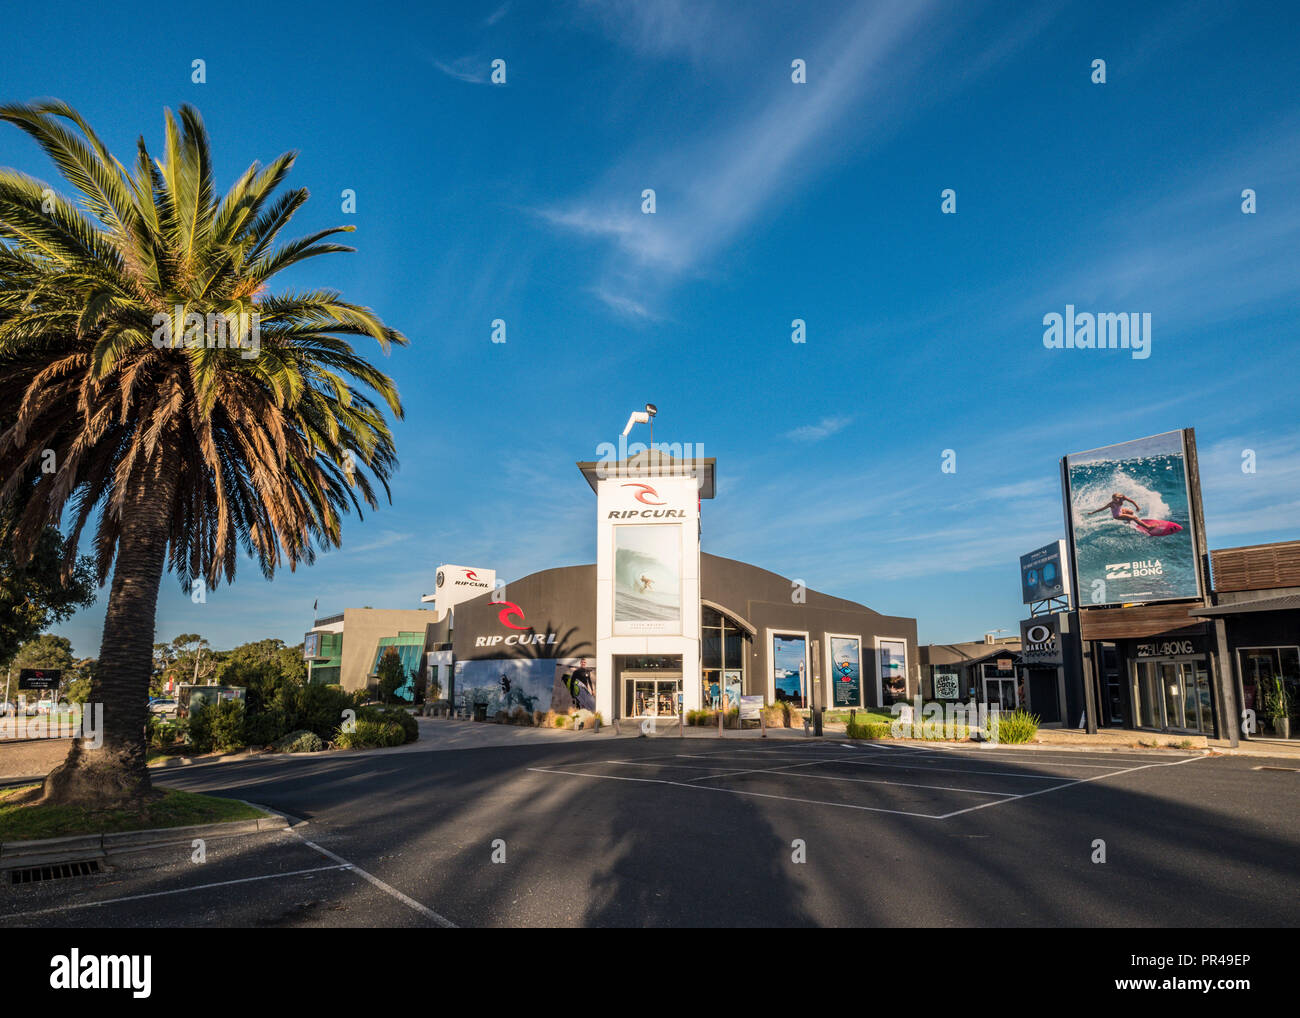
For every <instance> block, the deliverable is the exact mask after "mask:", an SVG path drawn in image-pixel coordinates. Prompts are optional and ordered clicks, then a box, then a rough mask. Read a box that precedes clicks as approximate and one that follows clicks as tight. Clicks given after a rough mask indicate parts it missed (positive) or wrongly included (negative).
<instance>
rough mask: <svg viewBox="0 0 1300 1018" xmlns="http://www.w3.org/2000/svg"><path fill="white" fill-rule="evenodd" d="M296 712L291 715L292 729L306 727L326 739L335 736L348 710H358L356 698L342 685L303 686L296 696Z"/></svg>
mask: <svg viewBox="0 0 1300 1018" xmlns="http://www.w3.org/2000/svg"><path fill="white" fill-rule="evenodd" d="M295 699H296V701H297V703H296V708H297V709H296V713H295V715H294V716H292V717H290V719H289V721H290V726H289V727H290V729H298V728H306V729H308V730H309V731H312V732H315V733H316V734H317V735H319V736H320V737H321V738H322V739H324V740H329V739H332V738H333V737H334V732H335V731H336V730H337V729H338V727H339V725H341V724H343V721H344V715H343V712H344V711H346V710H356V709H357V703H356V698H355V697H354V695H353V694H351V693H345V692H344V691H343V687H342V686H333V685H330V686H303V687H302V688H301V689H299V690H298V692H297V696H296V697H295Z"/></svg>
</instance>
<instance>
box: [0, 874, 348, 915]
mask: <svg viewBox="0 0 1300 1018" xmlns="http://www.w3.org/2000/svg"><path fill="white" fill-rule="evenodd" d="M346 869H352V866H350V865H344V866H315V867H313V868H311V869H306V870H290V871H289V872H288V873H264V874H262V875H261V876H259V877H240V878H239V879H238V880H219V881H217V882H216V883H214V884H198V885H197V886H195V887H176V888H173V889H172V890H170V891H150V892H149V893H148V894H129V895H127V896H126V897H124V898H105V899H104V900H103V901H79V902H74V903H72V904H69V905H57V906H55V907H54V908H38V909H36V910H34V911H32V912H10V913H8V914H6V915H0V920H8V919H25V918H26V917H27V916H35V915H49V914H50V913H52V912H70V911H72V910H73V909H77V908H96V907H98V906H100V905H120V904H121V903H122V902H124V901H143V900H144V899H145V898H163V897H166V896H167V895H169V894H190V893H192V892H194V891H207V890H210V889H211V888H214V887H230V886H231V885H232V884H251V883H252V882H253V881H255V880H276V879H279V878H280V877H298V876H302V874H304V873H325V872H328V871H329V870H346Z"/></svg>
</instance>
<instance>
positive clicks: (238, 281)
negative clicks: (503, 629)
mask: <svg viewBox="0 0 1300 1018" xmlns="http://www.w3.org/2000/svg"><path fill="white" fill-rule="evenodd" d="M0 121H3V122H7V123H10V124H12V125H14V126H16V127H18V128H19V129H20V130H22V131H24V132H25V133H26V134H28V135H29V136H30V137H31V138H32V139H34V140H35V141H36V143H37V144H38V145H39V146H40V147H41V148H42V149H43V150H44V151H45V153H46V155H48V156H49V158H50V159H51V160H53V162H54V163H55V165H56V166H57V167H58V169H59V171H60V172H61V173H62V174H63V175H64V177H65V178H66V179H67V181H68V182H69V183H70V184H71V185H72V186H73V187H74V188H76V189H77V191H78V192H80V205H78V204H77V203H76V202H74V201H71V200H69V199H68V198H67V197H65V196H63V195H60V194H55V195H54V197H53V199H52V200H51V199H50V198H49V197H48V195H49V194H50V192H51V191H52V189H49V188H47V185H45V184H44V183H43V182H41V181H39V180H35V179H33V178H31V177H28V176H26V175H24V174H22V173H18V172H16V171H13V170H9V169H0V407H9V408H14V409H13V416H12V418H11V421H10V422H9V423H7V424H6V425H5V426H4V428H3V430H0V504H8V505H11V506H12V508H13V519H14V521H15V524H14V528H13V535H12V542H11V543H12V548H13V553H14V556H15V560H16V561H18V562H19V563H22V564H25V563H26V562H27V561H28V560H29V559H30V557H31V554H32V552H33V549H34V547H35V544H36V542H37V540H38V538H39V537H40V535H41V534H42V533H43V532H44V531H45V529H46V528H47V527H49V526H57V525H59V524H60V523H61V522H63V517H64V514H65V512H66V513H67V514H68V517H69V519H68V525H69V532H68V534H67V537H68V538H69V540H68V542H67V544H66V546H65V569H68V570H70V569H71V568H72V567H73V565H74V563H73V561H72V557H71V556H72V552H73V550H75V548H76V546H77V544H78V542H79V540H80V538H81V534H82V531H83V529H84V528H85V527H86V525H87V523H88V522H90V521H91V520H92V519H93V520H94V522H95V525H94V530H95V539H94V549H95V570H96V578H97V579H98V580H99V581H100V582H101V583H102V582H107V581H108V579H109V577H110V576H111V578H112V585H111V587H110V590H109V595H108V605H107V610H106V612H105V616H104V630H103V638H102V641H101V647H100V653H99V666H98V669H97V672H96V675H95V679H94V690H93V692H92V694H91V698H92V699H93V700H95V701H96V702H99V703H102V704H103V705H104V740H103V745H102V747H101V748H100V749H98V750H95V751H93V752H92V751H89V750H85V749H83V747H82V745H81V743H80V742H79V741H74V742H73V743H72V748H71V750H70V751H69V754H68V758H67V760H66V761H65V762H64V763H63V765H62V766H60V767H59V768H57V769H55V770H54V771H53V772H52V773H51V774H50V775H49V777H48V778H47V779H46V782H45V790H44V801H46V802H89V803H96V804H99V805H104V804H105V803H107V802H113V801H130V800H132V799H135V798H138V797H140V796H143V795H145V794H147V793H148V792H149V790H150V785H149V775H148V772H147V771H146V770H145V756H146V742H145V724H146V720H147V708H146V703H147V694H148V690H149V680H150V671H151V664H152V660H151V658H152V654H151V651H152V645H153V639H154V624H155V610H156V607H157V599H158V587H159V584H160V583H161V581H162V574H163V572H164V571H165V570H168V569H169V570H170V571H171V572H172V573H173V574H174V575H175V576H176V578H177V580H178V581H179V582H180V583H181V585H182V587H183V589H185V590H186V591H190V590H192V589H194V588H195V585H196V584H199V583H201V584H203V586H204V587H205V589H208V590H211V589H212V588H215V587H216V586H217V585H219V584H220V583H221V581H222V580H223V579H224V580H225V581H227V582H230V581H232V580H233V579H234V576H235V568H236V565H237V563H238V560H239V558H240V556H241V555H249V556H251V557H252V558H253V560H254V561H255V562H257V564H258V566H259V567H260V568H261V571H262V573H263V574H264V575H265V576H267V577H270V576H272V575H273V574H274V573H275V571H276V569H278V568H279V567H280V566H282V565H288V566H289V567H290V568H293V567H295V566H297V565H298V564H299V563H310V562H312V561H313V560H314V558H315V554H316V551H317V549H318V548H322V547H330V546H337V545H338V544H339V542H340V540H341V533H342V517H343V515H344V514H346V513H348V512H350V511H352V510H354V509H355V510H356V511H357V512H358V513H359V512H360V511H361V510H362V507H363V505H369V506H377V505H378V498H379V496H378V492H377V488H382V491H383V494H384V495H385V496H386V495H387V494H388V484H387V479H388V477H389V476H390V474H391V472H392V471H393V469H394V468H395V466H396V454H395V449H394V445H393V438H392V432H391V430H390V428H389V426H388V420H387V417H386V414H385V409H386V410H387V411H388V412H389V413H392V414H393V415H394V416H398V417H400V416H401V403H400V401H399V400H398V397H397V392H396V389H395V387H394V386H393V383H392V380H391V379H390V378H388V377H387V376H386V375H384V374H383V373H381V372H380V371H378V370H376V369H375V368H374V367H373V366H371V365H370V364H369V363H368V362H366V361H365V360H364V359H363V358H361V357H360V356H358V355H357V354H356V353H355V351H354V350H353V347H352V344H351V342H350V341H349V338H348V337H357V336H369V337H372V338H374V339H375V340H377V341H378V342H379V344H380V346H381V348H383V349H384V350H385V351H387V349H388V348H389V346H390V344H393V343H405V342H406V340H405V337H403V336H402V335H401V334H400V333H399V332H396V331H395V330H393V329H391V328H389V327H388V326H386V325H385V324H384V323H383V322H382V321H381V320H380V319H379V317H378V316H376V315H375V314H374V313H373V312H372V311H370V310H369V309H368V308H365V307H362V306H360V305H357V304H352V303H348V302H345V301H343V300H342V299H341V298H340V295H339V294H338V293H336V292H333V291H329V290H320V289H313V290H303V291H295V292H286V293H283V294H276V293H272V292H271V291H270V283H271V280H272V278H273V277H274V276H275V275H276V273H278V272H280V271H281V270H283V269H286V268H289V267H290V266H293V265H297V264H299V263H301V262H303V261H304V260H305V259H309V258H313V257H315V256H317V255H321V254H326V253H331V252H336V251H349V250H351V249H350V248H346V247H343V246H341V245H339V244H336V243H333V242H329V241H328V240H327V238H329V237H331V236H332V235H334V234H337V233H340V232H343V231H346V230H350V229H351V227H340V228H335V229H326V230H321V231H318V232H316V233H313V234H311V235H310V236H307V237H304V238H301V239H299V240H294V241H291V242H287V243H282V244H278V243H277V242H278V238H279V236H280V234H281V232H282V230H283V229H284V228H285V226H286V225H287V224H288V223H289V221H290V219H291V218H292V216H293V215H294V213H295V212H296V211H297V210H298V209H299V208H301V207H302V205H303V203H304V202H305V201H306V200H307V192H306V191H305V190H302V189H297V190H292V191H288V192H286V193H284V194H282V195H279V196H278V197H276V195H275V192H276V190H277V188H278V187H279V186H280V184H281V182H282V181H283V180H284V178H285V176H286V174H287V173H288V172H289V170H290V168H291V167H292V166H293V162H294V154H293V153H286V154H284V155H282V156H279V157H278V158H276V159H275V160H273V161H272V162H271V163H270V164H269V165H267V166H262V165H261V164H258V163H254V164H253V165H252V166H250V167H249V168H248V169H247V170H246V171H245V172H244V173H242V174H241V175H240V176H239V178H238V180H236V181H235V183H234V186H233V187H232V188H231V189H230V190H229V191H228V192H227V193H226V194H225V195H224V196H220V195H219V194H218V192H217V189H216V184H215V181H214V180H213V158H212V152H211V146H210V144H209V139H208V134H207V130H206V128H205V127H204V125H203V121H202V119H201V118H200V116H199V114H198V111H197V110H195V109H193V108H192V107H189V106H182V107H181V109H180V113H179V117H177V116H173V114H172V113H171V111H170V110H168V111H166V112H165V115H164V121H163V128H164V148H163V155H162V157H161V158H159V159H154V158H153V156H152V155H151V154H150V152H149V150H148V147H147V146H146V144H145V142H144V139H143V138H141V139H140V140H139V141H138V142H137V146H136V148H137V151H136V157H135V159H134V160H133V161H131V163H132V166H133V169H132V170H131V171H128V170H127V168H126V166H124V165H123V164H122V162H121V161H119V160H118V159H116V158H115V157H114V156H113V155H112V154H111V153H110V152H109V151H108V149H107V148H106V147H105V145H104V144H103V142H102V141H101V140H100V139H99V137H98V136H97V135H96V134H95V133H94V132H93V131H92V130H91V128H90V127H89V125H88V124H87V123H86V122H85V120H84V119H83V118H82V117H81V116H80V114H78V113H77V112H76V111H75V110H73V109H72V108H71V107H69V106H68V105H67V104H65V103H62V102H58V101H55V100H48V101H42V102H38V103H33V104H17V105H6V106H0ZM176 308H179V309H180V313H179V314H175V313H174V312H175V309H176ZM195 321H197V325H195V324H192V323H194V322H195ZM221 322H226V323H234V324H233V325H230V327H229V335H228V336H227V335H226V334H225V333H222V334H221V335H220V336H218V335H217V334H216V332H214V323H215V324H216V325H219V324H220V323H221ZM255 326H256V329H255ZM47 450H48V451H52V454H53V463H54V464H55V467H56V469H55V471H54V472H53V473H46V472H43V471H41V470H40V469H39V468H40V465H41V464H42V462H43V460H44V459H47V458H48V457H47Z"/></svg>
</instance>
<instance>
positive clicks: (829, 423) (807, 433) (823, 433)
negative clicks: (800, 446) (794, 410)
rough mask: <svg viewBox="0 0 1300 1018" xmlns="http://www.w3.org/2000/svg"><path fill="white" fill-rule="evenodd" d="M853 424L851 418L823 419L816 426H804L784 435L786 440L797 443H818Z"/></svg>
mask: <svg viewBox="0 0 1300 1018" xmlns="http://www.w3.org/2000/svg"><path fill="white" fill-rule="evenodd" d="M852 422H853V418H852V417H823V418H822V419H821V420H820V421H818V422H817V423H816V424H805V425H803V426H802V427H798V428H795V429H794V430H793V431H787V432H786V433H785V437H786V438H793V439H794V440H795V441H797V442H820V441H821V440H822V439H823V438H829V437H830V436H831V435H833V434H835V433H836V432H837V431H843V430H844V429H845V428H847V427H848V426H849V425H850V424H851V423H852Z"/></svg>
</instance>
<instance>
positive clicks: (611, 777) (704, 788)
mask: <svg viewBox="0 0 1300 1018" xmlns="http://www.w3.org/2000/svg"><path fill="white" fill-rule="evenodd" d="M528 769H529V770H530V771H536V772H538V773H540V774H567V775H569V776H570V777H575V778H595V779H597V780H602V781H637V782H641V783H642V784H647V785H672V786H674V787H676V788H694V789H696V790H697V791H700V792H724V793H726V794H727V795H748V796H753V797H755V798H759V799H783V800H785V801H786V802H802V803H807V804H808V805H811V806H837V807H839V808H840V809H856V810H859V811H861V812H864V813H893V814H895V815H896V816H905V817H920V818H921V819H923V820H939V819H942V817H940V816H939V815H936V814H934V813H913V812H910V811H908V810H904V809H884V808H883V807H880V806H855V805H853V804H852V803H847V802H826V801H825V800H824V799H801V798H798V797H797V796H793V795H772V794H769V793H767V792H749V791H745V790H743V789H739V788H715V787H713V786H712V785H691V784H687V783H686V782H684V781H665V780H664V779H662V778H628V777H623V776H621V775H618V774H585V773H583V772H582V771H561V770H555V769H553V768H549V767H529V768H528Z"/></svg>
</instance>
